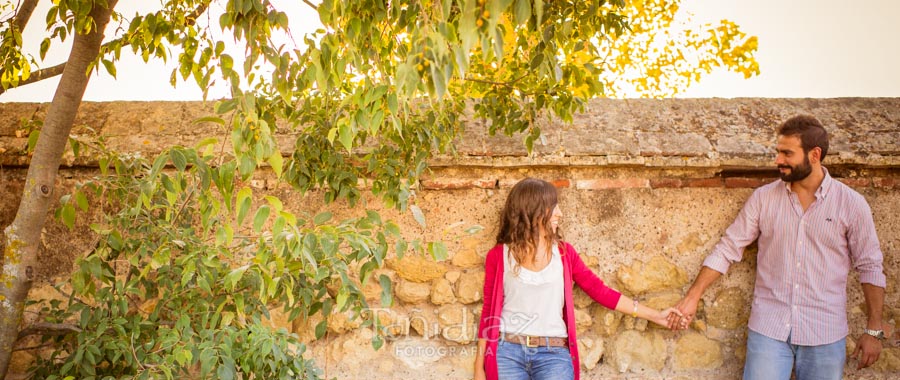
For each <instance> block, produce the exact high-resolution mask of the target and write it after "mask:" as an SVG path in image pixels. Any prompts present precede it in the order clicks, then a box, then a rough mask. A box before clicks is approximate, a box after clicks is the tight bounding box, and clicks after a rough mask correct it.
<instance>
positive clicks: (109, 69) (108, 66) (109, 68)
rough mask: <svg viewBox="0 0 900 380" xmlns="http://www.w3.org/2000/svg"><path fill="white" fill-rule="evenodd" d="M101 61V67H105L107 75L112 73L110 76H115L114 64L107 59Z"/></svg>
mask: <svg viewBox="0 0 900 380" xmlns="http://www.w3.org/2000/svg"><path fill="white" fill-rule="evenodd" d="M101 62H103V67H105V68H106V72H108V73H109V75H112V77H113V78H115V77H116V65H115V64H114V63H113V62H112V61H110V60H108V59H104V60H102V61H101Z"/></svg>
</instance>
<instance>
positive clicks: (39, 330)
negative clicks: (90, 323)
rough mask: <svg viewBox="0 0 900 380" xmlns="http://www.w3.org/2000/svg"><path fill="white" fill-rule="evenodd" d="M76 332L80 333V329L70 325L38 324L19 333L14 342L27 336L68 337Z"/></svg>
mask: <svg viewBox="0 0 900 380" xmlns="http://www.w3.org/2000/svg"><path fill="white" fill-rule="evenodd" d="M78 332H81V329H80V328H78V326H75V325H70V324H68V323H47V322H39V323H35V324H33V325H31V326H29V327H27V328H25V329H23V330H21V331H19V335H18V336H17V337H16V340H19V339H22V338H24V337H26V336H29V335H68V334H72V333H78Z"/></svg>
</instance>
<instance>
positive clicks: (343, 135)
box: [338, 123, 356, 152]
mask: <svg viewBox="0 0 900 380" xmlns="http://www.w3.org/2000/svg"><path fill="white" fill-rule="evenodd" d="M354 137H356V132H354V131H353V127H352V126H351V125H350V124H349V123H343V124H341V126H340V128H339V133H338V139H339V140H340V141H341V145H343V146H344V148H346V149H347V152H350V150H351V149H353V138H354Z"/></svg>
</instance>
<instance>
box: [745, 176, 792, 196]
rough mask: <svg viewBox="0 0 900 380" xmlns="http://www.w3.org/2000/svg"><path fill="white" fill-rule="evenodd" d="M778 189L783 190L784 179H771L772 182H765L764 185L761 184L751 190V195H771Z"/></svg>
mask: <svg viewBox="0 0 900 380" xmlns="http://www.w3.org/2000/svg"><path fill="white" fill-rule="evenodd" d="M779 191H781V192H783V191H785V188H784V181H782V180H780V179H776V180H774V181H772V182H769V183H767V184H765V185H762V186H760V187H757V188H756V190H753V195H754V196H757V197H759V196H771V195H773V194H776V193H777V192H779Z"/></svg>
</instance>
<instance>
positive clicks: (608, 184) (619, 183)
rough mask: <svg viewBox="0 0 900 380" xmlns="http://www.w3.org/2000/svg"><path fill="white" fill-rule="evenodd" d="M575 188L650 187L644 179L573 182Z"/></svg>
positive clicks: (648, 182)
mask: <svg viewBox="0 0 900 380" xmlns="http://www.w3.org/2000/svg"><path fill="white" fill-rule="evenodd" d="M575 187H576V188H578V189H583V190H603V189H629V188H642V187H650V180H648V179H646V178H623V179H582V180H578V181H575Z"/></svg>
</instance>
